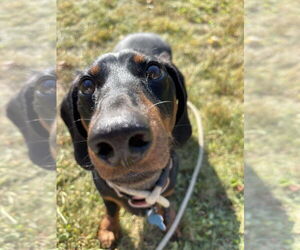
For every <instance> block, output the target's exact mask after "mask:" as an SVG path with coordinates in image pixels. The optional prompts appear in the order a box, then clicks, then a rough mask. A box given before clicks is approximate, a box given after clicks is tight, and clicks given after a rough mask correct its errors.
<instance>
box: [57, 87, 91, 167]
mask: <svg viewBox="0 0 300 250" xmlns="http://www.w3.org/2000/svg"><path fill="white" fill-rule="evenodd" d="M77 101H78V89H77V87H75V85H74V84H73V86H72V87H71V89H70V90H69V92H68V93H67V95H66V96H65V97H64V99H63V101H62V104H61V109H60V114H61V117H62V119H63V121H64V122H65V124H66V125H67V127H68V130H69V132H70V134H71V137H72V142H73V146H74V155H75V160H76V161H77V163H78V164H79V165H80V166H81V167H83V168H84V169H86V170H92V169H93V165H92V163H91V160H90V158H89V155H88V146H87V132H86V130H85V129H84V127H83V126H82V123H81V120H80V114H79V112H78V109H77Z"/></svg>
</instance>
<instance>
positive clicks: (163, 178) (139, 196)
mask: <svg viewBox="0 0 300 250" xmlns="http://www.w3.org/2000/svg"><path fill="white" fill-rule="evenodd" d="M172 167H173V160H172V158H171V159H170V162H169V164H168V166H167V167H165V168H164V169H163V170H162V173H161V175H160V177H159V179H158V181H157V182H156V184H155V186H154V188H153V189H152V191H148V190H137V189H131V188H127V187H123V186H119V185H116V184H114V183H113V182H110V181H106V183H107V185H108V186H109V187H111V188H112V189H113V190H114V191H115V192H116V193H117V195H118V196H119V197H124V196H127V197H128V204H129V205H130V206H131V207H135V208H148V207H152V206H153V205H154V204H156V203H158V204H160V205H161V206H163V207H169V206H170V202H169V201H168V199H166V198H165V197H164V196H162V193H163V192H164V191H165V190H166V189H167V187H168V186H169V184H170V179H169V173H170V170H171V169H172ZM133 200H144V201H145V202H144V203H143V204H135V203H134V202H133Z"/></svg>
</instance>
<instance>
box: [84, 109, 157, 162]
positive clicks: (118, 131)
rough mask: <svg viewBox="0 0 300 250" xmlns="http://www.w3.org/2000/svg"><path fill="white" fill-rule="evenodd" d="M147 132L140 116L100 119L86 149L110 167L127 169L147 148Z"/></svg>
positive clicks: (143, 120)
mask: <svg viewBox="0 0 300 250" xmlns="http://www.w3.org/2000/svg"><path fill="white" fill-rule="evenodd" d="M151 141H152V135H151V130H150V127H149V125H148V123H147V122H146V121H145V119H143V117H142V116H138V115H134V116H133V115H129V118H128V116H116V117H107V119H106V118H101V121H99V123H98V125H97V126H95V127H94V128H93V129H92V131H91V134H90V136H89V139H88V144H89V147H90V148H91V149H92V150H93V151H94V152H95V153H96V155H97V156H98V157H99V158H100V159H101V160H103V161H106V162H107V163H108V164H109V165H111V166H120V165H122V166H130V165H133V164H134V163H135V162H137V161H139V160H141V159H142V157H143V156H144V155H145V153H146V152H147V150H148V149H149V148H150V145H151Z"/></svg>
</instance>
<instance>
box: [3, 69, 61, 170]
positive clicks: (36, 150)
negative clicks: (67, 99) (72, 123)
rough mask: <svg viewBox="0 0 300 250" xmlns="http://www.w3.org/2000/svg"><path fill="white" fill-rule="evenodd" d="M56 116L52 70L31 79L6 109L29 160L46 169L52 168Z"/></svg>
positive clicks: (54, 78) (54, 85) (53, 163)
mask: <svg viewBox="0 0 300 250" xmlns="http://www.w3.org/2000/svg"><path fill="white" fill-rule="evenodd" d="M55 115H56V76H55V73H54V71H53V70H47V71H44V72H40V73H37V74H35V75H34V76H33V77H31V79H29V81H28V82H26V84H25V85H24V86H23V87H22V89H21V90H20V91H19V92H18V93H17V94H16V96H14V97H13V98H12V99H11V100H10V102H9V103H8V105H7V116H8V118H9V119H10V120H11V121H12V122H13V123H14V124H15V125H16V126H17V127H18V129H19V130H20V132H21V133H22V135H23V137H24V139H25V142H26V145H27V147H28V151H29V156H30V159H31V160H32V162H33V163H35V164H37V165H39V166H41V167H43V168H48V169H54V167H55V162H54V157H55V140H54V138H56V136H55V133H56V132H55V126H54V120H55ZM50 140H52V142H51V141H50Z"/></svg>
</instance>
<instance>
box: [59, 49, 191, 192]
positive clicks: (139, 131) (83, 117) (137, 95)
mask: <svg viewBox="0 0 300 250" xmlns="http://www.w3.org/2000/svg"><path fill="white" fill-rule="evenodd" d="M186 102H187V94H186V90H185V86H184V79H183V76H182V74H181V73H180V72H179V71H178V69H177V68H176V67H175V66H174V65H173V64H172V63H171V62H170V61H169V60H166V57H165V56H164V55H161V56H160V55H152V56H150V55H145V54H143V53H139V52H136V51H133V50H122V51H120V52H117V53H110V54H105V55H103V56H101V57H100V58H98V59H97V60H96V61H95V62H94V64H93V65H92V66H91V67H90V68H89V69H87V70H86V71H85V72H83V73H81V74H80V75H78V76H77V78H76V80H75V81H74V83H73V86H72V87H71V89H70V92H69V93H68V94H67V96H66V97H65V99H64V101H63V103H62V107H61V114H62V118H63V120H64V121H65V123H66V125H67V126H68V128H69V130H70V132H71V135H72V139H73V144H74V149H75V158H76V160H77V162H78V163H79V165H81V166H82V167H84V168H88V169H90V168H92V167H95V168H96V170H97V171H98V173H99V175H100V176H101V177H102V178H103V179H105V180H110V181H114V182H115V183H118V184H122V185H127V186H130V187H143V188H149V187H150V186H151V185H153V182H155V181H156V180H157V179H158V177H159V175H160V172H161V170H162V169H163V168H164V167H166V165H167V164H168V162H169V160H170V151H171V149H172V147H174V146H176V145H181V144H183V143H184V142H185V141H186V140H187V139H188V138H189V137H190V135H191V127H190V122H189V119H188V116H187V107H186Z"/></svg>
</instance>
